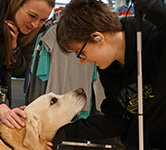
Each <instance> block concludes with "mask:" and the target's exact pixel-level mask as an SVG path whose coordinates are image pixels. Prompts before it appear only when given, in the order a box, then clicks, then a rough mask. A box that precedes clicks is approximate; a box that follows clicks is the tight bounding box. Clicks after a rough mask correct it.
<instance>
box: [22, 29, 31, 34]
mask: <svg viewBox="0 0 166 150" xmlns="http://www.w3.org/2000/svg"><path fill="white" fill-rule="evenodd" d="M20 31H21V33H22V34H29V33H30V32H31V31H32V29H20Z"/></svg>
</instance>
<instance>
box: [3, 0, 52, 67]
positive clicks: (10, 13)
mask: <svg viewBox="0 0 166 150" xmlns="http://www.w3.org/2000/svg"><path fill="white" fill-rule="evenodd" d="M27 1H28V0H10V3H9V6H8V9H7V11H6V14H5V16H4V19H3V21H5V20H13V19H14V18H13V17H14V16H15V14H16V12H17V11H18V9H19V8H20V7H21V6H22V5H23V4H24V3H25V2H27ZM43 1H46V2H47V3H48V4H49V5H50V6H51V7H52V8H53V7H54V6H55V0H43ZM40 28H41V27H40ZM40 28H36V29H34V30H33V31H31V32H30V33H29V34H26V35H24V34H21V36H19V37H18V40H17V41H18V43H19V47H22V46H25V45H26V44H28V43H29V42H30V41H31V40H32V39H33V38H34V36H35V35H36V34H37V33H38V32H39V30H40ZM3 33H4V40H5V53H4V55H5V57H4V64H5V65H10V64H11V63H13V62H16V60H15V58H14V56H13V54H12V47H11V45H12V44H11V42H12V39H11V35H10V30H9V27H8V26H7V25H6V24H4V26H3Z"/></svg>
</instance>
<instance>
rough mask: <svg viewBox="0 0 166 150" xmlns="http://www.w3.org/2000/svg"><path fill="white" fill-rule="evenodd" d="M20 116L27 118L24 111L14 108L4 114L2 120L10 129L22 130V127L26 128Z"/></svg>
mask: <svg viewBox="0 0 166 150" xmlns="http://www.w3.org/2000/svg"><path fill="white" fill-rule="evenodd" d="M20 116H21V117H23V118H24V119H26V118H27V115H26V113H25V112H24V111H23V110H21V109H20V108H14V109H12V110H9V111H7V112H6V113H4V114H3V115H2V117H1V120H2V122H3V123H5V124H6V125H7V126H8V127H10V128H17V129H21V128H22V127H25V123H24V122H23V121H22V120H21V119H20Z"/></svg>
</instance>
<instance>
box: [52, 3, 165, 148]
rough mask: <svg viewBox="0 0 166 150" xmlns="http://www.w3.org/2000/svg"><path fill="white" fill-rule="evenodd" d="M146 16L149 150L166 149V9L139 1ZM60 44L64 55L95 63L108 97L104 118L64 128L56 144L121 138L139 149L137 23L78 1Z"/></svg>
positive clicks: (64, 20)
mask: <svg viewBox="0 0 166 150" xmlns="http://www.w3.org/2000/svg"><path fill="white" fill-rule="evenodd" d="M136 2H137V8H138V9H140V10H141V11H142V12H143V14H145V15H146V17H145V19H143V22H142V47H143V48H142V63H143V64H142V67H143V103H144V148H145V149H146V150H149V149H152V148H156V149H160V150H163V149H165V148H166V119H165V118H166V5H165V4H164V3H163V2H162V1H161V0H136ZM56 36H57V42H58V44H59V46H60V48H61V50H62V51H63V52H64V53H71V52H74V53H76V57H77V58H79V59H80V61H81V63H82V64H85V63H86V62H91V63H94V64H95V65H96V66H97V67H98V72H99V75H100V81H101V83H102V86H103V88H104V91H105V96H106V98H105V99H104V100H103V102H102V104H101V110H102V112H103V113H104V115H96V116H92V117H88V118H87V119H80V120H77V121H76V122H74V123H71V124H67V125H65V126H63V127H61V128H60V129H59V130H58V132H57V134H56V135H55V137H54V139H53V140H52V143H53V144H54V146H53V147H54V148H56V146H57V145H58V144H59V143H61V142H62V140H74V139H82V140H83V139H86V140H90V141H92V142H93V141H97V140H99V141H100V140H102V139H109V138H112V137H121V140H122V142H123V144H124V145H125V147H126V149H127V150H135V149H138V147H139V146H138V112H137V111H138V110H137V106H138V94H137V92H138V90H137V84H138V83H137V46H136V40H137V37H136V36H137V35H136V22H135V19H134V18H132V17H126V18H122V19H121V20H120V19H119V18H118V17H117V16H115V14H114V13H113V12H111V11H110V9H109V8H107V6H105V5H103V4H102V2H101V1H100V0H99V1H97V0H72V1H71V2H70V3H69V4H68V5H67V6H66V7H65V9H64V10H63V14H62V16H61V18H60V20H59V22H58V24H57V35H56Z"/></svg>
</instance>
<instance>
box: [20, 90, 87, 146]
mask: <svg viewBox="0 0 166 150" xmlns="http://www.w3.org/2000/svg"><path fill="white" fill-rule="evenodd" d="M85 102H86V95H85V93H84V91H83V89H78V90H75V91H72V92H69V93H66V94H64V95H56V94H54V93H49V94H45V95H43V96H40V97H39V98H37V99H36V100H35V101H33V102H32V103H31V104H29V105H28V106H27V107H26V109H25V112H26V113H27V116H28V118H27V120H26V134H25V138H24V141H23V143H24V145H25V146H27V147H30V146H33V148H34V145H35V146H36V147H37V143H39V142H40V144H41V142H42V141H43V140H45V139H47V140H51V139H52V138H53V137H54V135H55V133H56V132H57V130H58V129H59V128H60V127H62V126H63V125H65V124H67V123H69V122H71V120H72V119H73V117H74V116H75V115H77V114H78V113H79V112H81V110H82V109H83V108H84V106H85ZM32 141H33V144H32V143H31V142H32ZM36 149H37V148H36Z"/></svg>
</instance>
